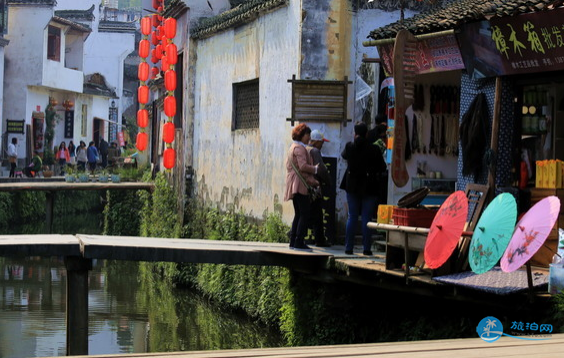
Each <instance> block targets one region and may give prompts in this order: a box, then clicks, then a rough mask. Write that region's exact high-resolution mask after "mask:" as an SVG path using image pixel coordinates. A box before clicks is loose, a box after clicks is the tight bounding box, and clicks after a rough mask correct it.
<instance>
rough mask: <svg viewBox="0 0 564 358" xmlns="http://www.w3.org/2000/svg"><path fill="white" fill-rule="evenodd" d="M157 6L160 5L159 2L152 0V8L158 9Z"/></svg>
mask: <svg viewBox="0 0 564 358" xmlns="http://www.w3.org/2000/svg"><path fill="white" fill-rule="evenodd" d="M159 6H161V2H160V1H159V0H153V9H155V10H158V8H159Z"/></svg>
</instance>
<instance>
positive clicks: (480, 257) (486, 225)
mask: <svg viewBox="0 0 564 358" xmlns="http://www.w3.org/2000/svg"><path fill="white" fill-rule="evenodd" d="M516 220H517V202H516V201H515V198H514V197H513V195H511V194H509V193H502V194H499V195H498V196H496V197H495V199H494V200H492V202H491V203H490V204H489V205H488V207H487V208H486V210H484V212H483V213H482V215H481V217H480V220H479V221H478V224H477V225H476V228H475V229H474V233H473V235H472V242H471V243H470V254H469V257H468V262H469V263H470V267H471V268H472V271H473V272H474V273H477V274H482V273H484V272H487V271H489V270H491V269H492V267H494V266H495V264H496V263H497V262H498V261H499V259H500V258H501V257H502V256H503V253H504V251H505V249H506V248H507V245H508V244H509V241H510V240H511V236H512V234H513V231H514V229H515V221H516Z"/></svg>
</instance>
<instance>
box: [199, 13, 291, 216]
mask: <svg viewBox="0 0 564 358" xmlns="http://www.w3.org/2000/svg"><path fill="white" fill-rule="evenodd" d="M299 15H300V9H299V7H295V6H294V5H290V6H289V7H284V8H281V9H278V10H276V11H274V12H272V13H269V14H266V15H264V16H262V17H260V18H259V19H258V20H257V21H255V22H253V23H251V24H249V25H245V26H243V27H241V28H239V29H238V30H237V36H236V34H235V31H234V30H229V31H226V32H223V33H221V34H218V35H216V36H213V37H211V38H209V39H205V40H201V41H199V42H198V45H197V46H198V50H197V52H198V56H197V62H196V79H195V90H194V95H195V108H194V118H195V120H194V169H195V179H196V181H197V188H198V189H197V190H198V193H197V194H198V195H200V196H201V197H202V198H204V199H205V200H207V201H208V203H210V204H215V205H217V206H218V207H220V208H222V209H228V208H235V209H237V210H238V209H242V210H244V211H245V212H246V213H249V214H251V215H253V216H256V217H261V216H262V214H263V210H268V211H270V212H272V211H274V210H276V211H278V212H281V213H282V214H283V218H284V220H285V221H286V222H290V221H291V218H292V217H293V209H292V204H291V203H290V202H288V203H282V199H283V193H284V182H285V176H286V170H285V166H284V158H285V154H286V151H287V148H288V147H289V146H290V143H291V129H292V127H291V126H290V124H289V122H286V118H287V117H289V115H290V108H291V107H290V106H291V90H290V89H291V87H290V84H289V83H288V82H287V80H288V79H291V78H292V75H293V74H297V73H298V71H299V58H300V54H299V48H300V41H299V33H298V30H297V29H298V28H299V23H298V19H299V18H300V17H299ZM257 77H258V78H259V81H260V84H259V93H260V94H259V95H260V127H259V129H258V130H256V129H255V130H240V131H234V132H233V131H231V120H232V84H233V83H236V82H241V81H247V80H252V79H255V78H257Z"/></svg>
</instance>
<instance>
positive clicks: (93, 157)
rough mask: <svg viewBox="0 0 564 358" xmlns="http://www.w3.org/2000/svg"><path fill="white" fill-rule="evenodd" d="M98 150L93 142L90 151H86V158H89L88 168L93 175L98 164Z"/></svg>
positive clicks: (89, 146) (89, 147) (90, 144)
mask: <svg viewBox="0 0 564 358" xmlns="http://www.w3.org/2000/svg"><path fill="white" fill-rule="evenodd" d="M98 155H99V154H98V148H96V146H95V145H94V142H93V141H91V142H90V143H89V144H88V149H87V150H86V156H87V157H88V168H89V169H90V172H91V173H94V171H95V170H96V163H97V162H98Z"/></svg>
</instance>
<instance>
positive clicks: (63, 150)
mask: <svg viewBox="0 0 564 358" xmlns="http://www.w3.org/2000/svg"><path fill="white" fill-rule="evenodd" d="M55 159H57V160H58V162H59V167H60V168H61V175H65V165H67V163H69V162H70V154H69V150H68V148H67V145H66V143H65V142H64V141H62V142H61V144H59V149H57V153H56V154H55Z"/></svg>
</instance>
